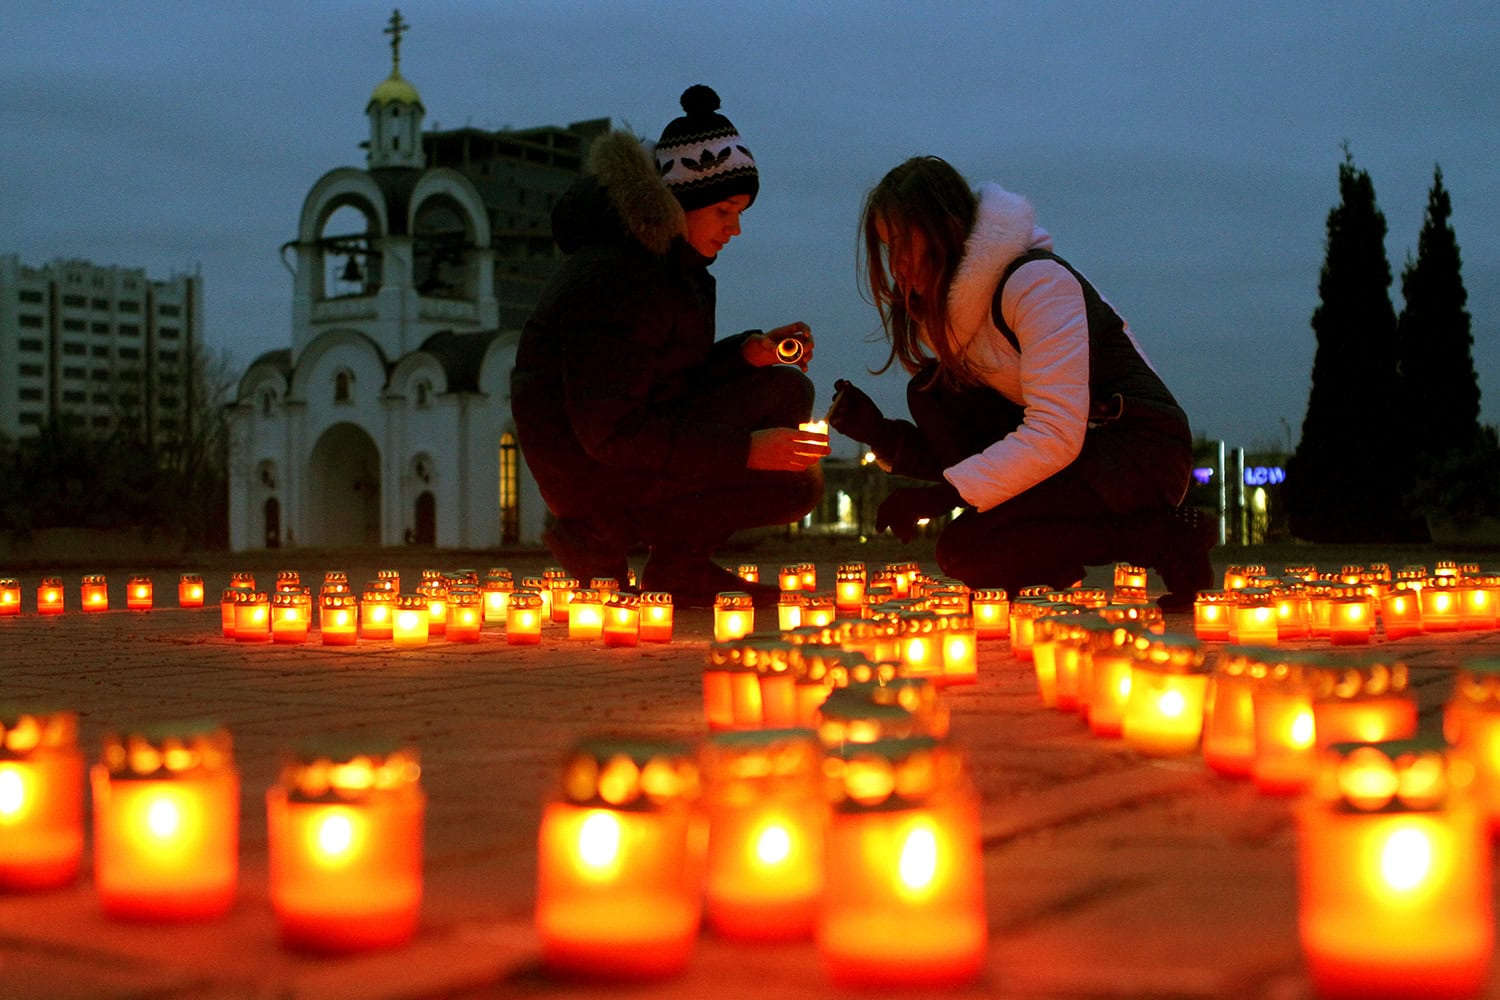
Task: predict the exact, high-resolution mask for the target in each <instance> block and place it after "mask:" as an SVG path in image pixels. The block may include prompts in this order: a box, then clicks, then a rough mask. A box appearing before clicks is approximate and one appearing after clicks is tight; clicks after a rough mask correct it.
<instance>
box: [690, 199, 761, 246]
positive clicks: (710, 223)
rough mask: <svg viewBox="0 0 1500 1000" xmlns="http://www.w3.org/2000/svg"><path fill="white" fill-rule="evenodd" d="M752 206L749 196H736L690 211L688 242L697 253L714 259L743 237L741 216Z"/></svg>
mask: <svg viewBox="0 0 1500 1000" xmlns="http://www.w3.org/2000/svg"><path fill="white" fill-rule="evenodd" d="M749 207H750V196H749V195H748V194H737V195H732V196H731V197H728V198H725V199H724V200H723V201H716V202H714V203H713V204H712V205H705V206H703V207H702V208H694V209H690V210H689V211H687V212H686V213H684V214H685V215H686V216H687V241H688V245H690V246H691V247H692V248H693V249H694V250H696V251H698V252H699V253H701V254H702V255H703V256H705V257H709V258H713V257H717V256H718V255H719V251H720V250H723V249H724V248H725V247H726V246H728V245H729V241H730V240H732V239H734V238H735V237H736V236H738V235H739V234H740V213H741V212H743V211H744V210H745V209H747V208H749Z"/></svg>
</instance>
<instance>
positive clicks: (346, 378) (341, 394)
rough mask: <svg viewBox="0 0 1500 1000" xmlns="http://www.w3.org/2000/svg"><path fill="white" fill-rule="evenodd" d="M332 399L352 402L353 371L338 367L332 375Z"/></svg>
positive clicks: (338, 401)
mask: <svg viewBox="0 0 1500 1000" xmlns="http://www.w3.org/2000/svg"><path fill="white" fill-rule="evenodd" d="M333 401H334V402H335V403H352V402H354V373H353V372H350V371H349V370H348V369H340V370H339V371H338V372H337V373H336V374H335V375H334V376H333Z"/></svg>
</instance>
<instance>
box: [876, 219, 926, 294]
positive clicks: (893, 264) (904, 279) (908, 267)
mask: <svg viewBox="0 0 1500 1000" xmlns="http://www.w3.org/2000/svg"><path fill="white" fill-rule="evenodd" d="M875 234H876V236H878V237H879V238H880V245H881V247H882V248H883V249H884V251H885V259H886V266H887V268H889V270H890V272H891V278H892V279H893V280H894V281H895V282H896V287H897V288H899V289H901V291H903V292H905V293H907V294H908V295H910V294H911V293H912V292H917V293H920V292H921V291H922V290H923V288H924V287H925V283H926V281H927V278H928V271H929V270H930V266H929V264H928V259H927V237H926V236H924V235H923V234H922V231H921V230H920V229H917V228H914V227H913V228H897V227H895V226H893V225H891V223H890V221H889V220H888V219H886V218H885V217H884V216H879V217H877V218H876V219H875Z"/></svg>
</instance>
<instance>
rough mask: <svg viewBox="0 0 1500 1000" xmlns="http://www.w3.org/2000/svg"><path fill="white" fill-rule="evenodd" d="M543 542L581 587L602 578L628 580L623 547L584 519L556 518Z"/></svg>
mask: <svg viewBox="0 0 1500 1000" xmlns="http://www.w3.org/2000/svg"><path fill="white" fill-rule="evenodd" d="M542 541H543V542H545V543H546V544H547V548H548V549H550V550H551V552H552V554H553V555H554V556H555V557H556V558H557V561H558V562H560V563H562V568H563V569H565V570H567V572H568V575H569V576H571V577H572V578H573V579H575V580H577V581H578V582H579V583H580V584H581V585H582V586H585V587H587V586H588V585H589V581H591V580H594V579H597V578H600V577H605V578H608V579H612V580H617V581H619V583H620V585H621V586H624V585H625V584H626V583H627V582H628V581H629V577H630V564H629V563H628V562H627V561H626V559H625V548H624V546H622V545H621V544H620V543H619V542H617V541H615V540H613V539H611V538H609V537H607V536H605V535H604V534H603V533H602V532H600V531H599V530H598V529H597V528H595V527H594V525H592V524H591V523H590V522H588V521H586V520H584V519H583V518H578V517H560V518H557V519H556V520H554V521H553V522H552V523H551V524H549V525H548V526H547V527H546V528H544V529H543V530H542Z"/></svg>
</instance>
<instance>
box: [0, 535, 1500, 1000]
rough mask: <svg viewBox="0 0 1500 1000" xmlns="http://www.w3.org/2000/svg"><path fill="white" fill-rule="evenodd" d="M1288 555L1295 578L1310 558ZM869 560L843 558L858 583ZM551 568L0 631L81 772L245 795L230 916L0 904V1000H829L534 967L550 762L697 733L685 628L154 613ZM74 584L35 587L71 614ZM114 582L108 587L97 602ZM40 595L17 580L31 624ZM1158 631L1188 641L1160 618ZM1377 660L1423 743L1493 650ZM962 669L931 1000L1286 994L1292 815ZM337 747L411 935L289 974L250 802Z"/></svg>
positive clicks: (696, 969) (119, 579)
mask: <svg viewBox="0 0 1500 1000" xmlns="http://www.w3.org/2000/svg"><path fill="white" fill-rule="evenodd" d="M790 551H792V550H787V549H784V548H778V549H775V550H774V551H772V552H770V553H769V554H765V555H762V556H761V557H760V562H761V564H762V568H763V569H766V568H774V567H775V566H777V565H780V563H781V562H784V561H786V562H790V561H800V558H801V557H793V556H791V555H789V554H788V553H789V552H790ZM872 551H873V550H872ZM900 555H901V553H899V552H897V553H893V554H892V555H891V558H897V557H899V556H900ZM1335 555H1336V554H1335ZM1306 556H1307V553H1299V558H1298V559H1297V560H1296V562H1297V563H1299V564H1300V563H1303V562H1307V561H1313V560H1309V559H1307V558H1306ZM804 557H805V558H812V559H816V560H817V561H818V565H819V570H820V575H822V574H826V576H824V577H823V578H825V579H831V578H832V574H833V568H834V566H835V565H836V563H837V562H838V561H840V560H841V559H844V558H860V557H861V556H860V554H859V553H858V551H856V552H855V553H854V554H852V555H851V554H848V553H844V554H840V553H838V552H836V551H835V550H832V549H829V548H826V547H820V548H817V549H815V550H813V551H811V552H808V553H804ZM739 558H741V559H743V560H744V561H751V560H754V559H755V558H756V556H755V555H753V554H742V555H741V556H740V557H739ZM884 558H885V557H884V556H883V555H882V556H877V557H873V558H870V559H869V560H868V561H869V564H870V565H871V566H872V567H878V566H880V565H883V564H884V563H883V561H882V560H883V559H884ZM1274 558H1275V557H1274V555H1273V560H1274ZM1246 561H1255V560H1249V559H1247V560H1246ZM1263 561H1264V560H1263ZM1343 561H1347V559H1341V558H1333V559H1332V560H1331V562H1327V565H1325V567H1324V568H1335V567H1336V566H1338V565H1340V564H1341V563H1342V562H1343ZM1401 561H1402V562H1403V563H1404V562H1405V561H1407V560H1406V559H1405V558H1404V557H1403V558H1402V559H1401ZM315 562H316V564H314V563H315ZM550 562H551V560H550V559H548V558H547V557H545V556H544V555H542V554H537V553H529V554H525V553H521V554H515V555H512V556H477V557H476V556H469V555H463V556H461V557H459V560H455V557H452V556H446V555H432V554H428V555H425V556H412V555H409V554H389V555H388V554H375V555H368V554H367V555H345V556H339V557H337V561H334V560H333V557H330V556H328V555H327V554H319V555H316V556H314V555H310V554H296V553H291V554H288V555H287V556H285V557H281V556H279V555H278V554H275V553H272V554H269V555H260V556H256V557H245V558H244V559H242V560H241V559H236V558H234V557H229V558H220V559H218V560H216V561H215V564H213V565H207V566H204V567H201V568H199V567H194V566H191V565H188V566H181V567H173V568H170V569H159V570H155V571H152V573H151V575H152V576H153V578H154V579H155V581H156V585H157V588H158V594H159V597H158V603H159V604H161V605H164V606H165V607H163V608H161V609H159V610H155V611H152V612H150V613H144V614H143V613H131V612H127V611H124V610H112V611H110V612H107V613H104V614H96V615H84V614H80V613H78V612H76V611H73V612H70V613H68V614H66V615H64V616H62V617H59V618H39V617H37V616H36V615H34V614H27V615H25V616H24V617H21V618H11V619H0V703H4V702H15V701H18V700H39V701H45V702H50V703H52V704H55V705H59V706H67V707H72V708H74V709H76V710H77V711H78V712H79V713H80V716H81V722H82V730H83V733H82V738H83V742H84V745H85V747H86V749H87V752H88V754H89V755H90V757H91V758H92V757H94V756H96V755H97V753H98V747H99V742H100V739H101V737H102V735H103V733H104V732H106V731H108V730H110V729H113V728H115V727H119V726H128V725H130V724H132V723H134V722H138V721H143V720H144V721H151V720H163V719H180V718H201V717H205V716H207V717H212V718H216V719H218V720H220V721H222V722H223V723H225V724H227V725H228V727H229V728H230V730H231V732H232V733H233V736H234V740H235V753H236V758H237V761H238V764H239V767H240V770H241V775H242V781H243V790H244V791H243V802H242V809H241V813H242V817H243V820H242V826H241V875H240V883H239V895H238V899H237V902H236V905H235V907H234V908H233V910H232V912H231V914H230V915H229V916H228V917H227V918H225V919H223V920H220V921H216V922H212V923H208V924H199V925H187V926H174V927H167V928H163V927H156V926H144V925H133V924H125V923H117V922H111V921H108V920H106V919H104V918H103V917H102V916H101V915H100V913H99V910H98V904H97V901H96V898H95V895H94V892H93V888H92V884H91V882H90V881H89V878H88V873H87V871H86V872H85V876H84V878H83V879H82V880H80V881H79V883H78V884H77V885H75V886H74V887H72V888H69V889H65V890H61V891H57V892H50V893H44V894H36V895H9V896H6V895H0V1000H31V998H55V1000H72V998H77V1000H125V998H143V1000H144V998H152V1000H185V998H240V997H244V998H264V1000H271V998H275V1000H291V998H351V1000H353V998H382V1000H384V998H436V997H455V998H464V1000H477V998H490V997H542V998H564V997H584V996H599V995H603V994H607V993H617V994H619V995H622V996H627V997H631V996H636V997H647V996H649V997H667V998H679V997H680V998H689V997H691V998H700V997H750V996H754V997H756V998H758V1000H776V998H782V997H787V998H791V997H798V998H801V997H825V996H837V995H841V994H839V993H838V991H836V990H834V989H833V988H832V987H830V986H829V985H828V983H827V980H826V978H825V976H824V974H823V972H822V970H821V968H820V966H819V963H818V960H817V956H816V954H815V952H814V949H813V946H812V945H811V944H810V943H804V944H790V945H787V944H783V945H771V946H760V947H756V946H748V945H743V944H731V943H727V942H724V941H721V940H716V939H715V938H714V937H712V936H711V935H709V934H706V933H705V934H704V935H703V936H702V937H701V939H700V940H699V942H698V945H697V948H696V950H695V952H694V956H693V958H692V961H691V963H690V966H689V968H688V969H687V971H686V972H685V973H684V974H683V975H681V976H679V977H677V978H674V979H671V980H669V981H667V982H664V983H659V984H653V985H651V986H648V987H629V988H623V987H622V988H609V989H604V988H601V987H598V986H581V985H575V984H568V983H562V982H557V981H554V980H552V979H550V978H549V977H548V976H546V975H545V974H543V973H542V972H541V971H539V970H538V968H537V966H536V960H535V954H536V947H537V942H536V938H535V934H534V932H533V930H532V927H531V915H532V904H533V883H534V878H535V856H534V842H535V837H536V832H537V827H538V819H539V815H540V807H541V804H542V802H543V799H544V797H545V796H546V794H547V792H548V790H549V789H550V787H551V785H552V783H553V781H554V780H555V778H556V773H557V763H558V760H559V757H560V754H561V753H562V752H563V751H564V750H565V749H566V748H567V747H568V746H569V745H570V744H572V743H573V742H574V741H575V740H577V739H578V738H579V737H581V736H584V735H588V734H591V733H596V732H601V731H605V730H626V731H631V732H636V733H641V734H647V735H654V736H663V737H686V738H696V737H698V736H701V735H702V733H703V723H702V713H701V695H700V689H699V675H700V672H701V669H702V664H703V659H704V653H705V649H706V647H707V644H708V637H709V614H708V613H707V612H690V613H687V614H685V615H684V616H683V617H682V619H681V620H680V621H679V625H678V638H677V640H676V641H675V642H674V643H672V644H671V645H669V646H665V647H661V646H642V647H638V648H634V649H612V648H605V647H603V646H602V645H601V644H598V643H583V642H576V641H569V640H568V639H567V638H566V635H565V633H564V632H562V631H560V627H557V628H554V629H553V630H552V631H550V632H549V633H548V634H547V636H546V638H544V640H543V642H542V644H541V645H540V646H535V647H511V646H508V645H506V643H505V642H504V639H503V635H502V633H500V632H499V631H498V630H493V631H488V630H487V631H486V633H485V636H484V640H483V641H482V642H481V643H480V644H479V645H477V646H473V645H457V644H448V643H444V642H442V641H434V643H433V644H431V645H429V646H427V647H426V648H424V649H421V650H405V651H403V650H397V649H395V648H394V647H392V646H391V645H390V644H389V643H369V642H362V643H361V644H360V645H358V646H356V647H354V648H352V649H337V648H330V647H323V646H321V645H316V644H310V645H306V646H295V647H281V646H271V645H253V646H252V645H246V644H240V643H236V642H234V641H232V640H225V639H223V638H221V637H220V635H219V620H218V612H217V609H216V608H214V607H212V606H210V607H208V608H206V609H204V610H201V611H185V610H179V609H177V608H175V606H174V605H175V600H173V598H172V596H171V595H170V594H163V591H166V590H168V589H169V585H171V584H175V580H176V575H177V573H178V572H179V571H184V570H186V571H191V570H194V569H199V571H201V572H202V573H203V575H204V578H205V581H206V582H207V583H208V585H209V593H210V594H211V595H216V594H217V592H218V590H219V589H220V588H222V587H223V586H224V585H226V584H227V582H228V576H229V572H230V570H231V569H240V568H245V569H253V570H256V571H258V572H261V573H265V574H268V575H272V574H274V571H275V570H276V569H281V568H287V569H297V570H299V571H301V572H302V574H303V576H304V579H312V580H317V579H321V575H322V572H323V571H324V570H325V569H334V568H339V569H345V570H346V571H347V572H348V573H349V577H350V579H351V580H352V581H362V580H365V579H369V578H372V577H373V576H374V572H375V570H376V569H379V568H386V567H391V568H396V569H399V570H401V571H402V572H403V576H404V575H405V574H406V573H408V572H415V571H416V570H417V569H420V568H425V567H434V568H441V569H455V568H458V567H460V566H474V567H476V568H478V569H479V570H480V571H481V573H482V572H483V571H484V570H485V569H487V568H488V567H489V566H490V565H507V566H510V567H512V568H513V570H514V571H516V573H517V575H518V576H519V575H523V574H525V573H535V572H536V571H538V570H539V569H540V568H541V567H542V566H544V565H548V564H550ZM1325 562H1326V561H1325ZM1393 563H1394V560H1393ZM929 565H930V564H929ZM1279 565H1280V564H1279V563H1277V562H1274V561H1272V562H1271V563H1270V568H1271V569H1273V570H1274V569H1276V568H1278V566H1279ZM85 571H86V570H85ZM79 572H80V571H79V570H77V569H70V570H65V571H61V573H60V575H62V576H63V577H64V579H65V581H66V582H67V584H68V587H69V600H70V602H73V604H74V607H76V599H77V584H78V576H79ZM128 574H129V571H128V570H126V569H119V570H111V571H110V576H109V581H110V589H111V603H112V606H114V607H116V608H123V606H124V583H125V579H126V577H127V576H128ZM3 575H12V574H6V573H4V572H3V568H0V576H3ZM38 575H40V574H39V573H30V574H27V575H23V576H22V577H21V579H22V582H23V592H24V593H25V595H26V602H27V605H28V607H29V604H30V601H31V597H32V594H33V593H34V590H35V585H36V580H37V576H38ZM211 599H212V598H211ZM1169 624H1170V625H1171V626H1172V627H1173V628H1174V629H1176V630H1183V631H1185V630H1189V629H1190V627H1191V623H1190V621H1189V619H1187V618H1186V617H1182V618H1174V619H1172V620H1170V622H1169ZM1393 646H1394V647H1395V648H1397V649H1399V650H1400V655H1401V656H1402V657H1403V658H1404V659H1405V660H1406V661H1407V662H1408V663H1409V664H1410V666H1411V667H1412V669H1413V676H1414V680H1415V686H1416V690H1417V693H1418V697H1419V700H1420V703H1421V705H1422V707H1423V710H1424V720H1425V723H1426V724H1429V725H1430V724H1432V723H1433V721H1434V720H1435V717H1436V712H1437V709H1438V707H1439V706H1440V705H1441V703H1442V702H1443V700H1444V699H1445V698H1446V696H1447V692H1448V689H1449V686H1450V683H1451V675H1452V670H1453V669H1454V667H1455V666H1457V665H1459V664H1461V663H1462V662H1464V660H1465V658H1468V657H1477V656H1497V655H1500V634H1497V633H1455V634H1449V635H1445V636H1420V637H1415V638H1411V639H1404V640H1400V641H1399V642H1397V643H1395V644H1393ZM980 655H981V680H980V682H979V683H978V684H976V685H974V686H971V687H966V688H960V689H955V690H952V691H951V692H950V693H949V695H948V697H949V699H950V704H951V706H952V709H953V714H954V721H953V739H954V740H955V741H956V742H957V743H958V744H959V745H960V746H961V747H963V749H964V750H965V751H966V753H967V754H968V755H969V757H970V759H971V761H972V762H973V764H974V769H975V772H976V775H977V777H978V781H979V783H980V786H981V792H982V795H983V823H984V860H985V879H986V893H987V903H988V915H989V923H990V945H989V962H988V966H987V972H986V975H985V978H984V979H983V980H982V981H981V982H980V983H977V984H975V985H974V986H972V987H968V988H964V989H959V990H957V991H951V992H948V993H946V994H944V995H950V996H960V997H962V996H1000V997H1015V998H1049V1000H1064V998H1076V1000H1084V998H1100V997H1181V998H1187V997H1267V998H1275V1000H1297V998H1302V997H1306V996H1308V995H1309V987H1308V985H1307V980H1306V976H1305V973H1304V970H1303V967H1302V963H1301V959H1300V956H1299V952H1298V945H1297V938H1296V924H1295V912H1296V897H1295V871H1294V854H1293V850H1294V831H1293V828H1292V825H1291V821H1290V808H1289V804H1288V803H1287V802H1285V801H1282V800H1276V799H1268V798H1264V797H1261V796H1259V795H1257V794H1256V792H1255V791H1254V789H1253V788H1251V787H1249V786H1247V785H1245V784H1242V783H1235V782H1232V781H1229V780H1225V779H1222V778H1219V777H1217V776H1215V775H1214V774H1213V773H1212V772H1210V771H1208V770H1207V769H1206V768H1205V767H1204V766H1203V765H1202V763H1201V761H1199V760H1198V759H1196V758H1192V759H1188V760H1185V761H1176V762H1153V761H1150V760H1147V759H1144V758H1140V757H1137V756H1135V755H1133V754H1132V753H1130V752H1129V751H1128V750H1127V749H1125V748H1124V747H1123V746H1122V745H1121V744H1120V743H1119V742H1117V741H1109V740H1101V739H1098V738H1095V737H1092V736H1090V735H1089V734H1088V732H1087V730H1086V728H1085V727H1084V726H1083V725H1082V723H1081V722H1080V721H1079V719H1078V718H1077V717H1075V716H1070V715H1063V714H1060V713H1058V712H1055V711H1051V710H1048V709H1044V708H1043V707H1042V706H1041V704H1040V701H1039V699H1038V697H1037V695H1036V693H1035V688H1034V682H1033V679H1032V675H1031V673H1030V669H1029V666H1028V665H1025V664H1022V663H1020V662H1018V661H1017V660H1014V659H1012V658H1011V657H1010V655H1009V651H1008V647H1007V644H1006V643H1005V642H1003V641H1002V642H988V643H983V644H981V654H980ZM344 732H358V733H370V732H373V733H380V734H383V735H388V736H392V737H395V738H398V739H400V740H403V741H409V742H410V743H412V744H415V745H416V746H417V747H418V748H419V749H420V752H421V754H422V759H423V766H424V771H423V783H424V787H425V789H426V791H427V794H428V796H429V807H428V814H427V824H426V837H427V843H426V872H425V874H426V892H425V897H424V905H423V912H422V925H421V930H420V933H419V935H418V937H417V939H416V940H415V941H414V942H413V943H412V944H410V945H409V946H407V947H405V948H402V949H400V950H398V951H393V952H389V953H382V954H374V955H367V956H362V957H354V958H337V959H314V958H306V957H299V956H296V955H293V954H290V953H288V952H286V951H284V950H283V949H282V948H281V947H279V945H278V943H277V937H276V927H275V924H274V921H273V918H272V914H271V910H270V907H269V904H268V901H267V892H266V836H265V811H264V805H263V802H264V799H263V795H264V791H265V789H266V788H267V787H268V786H269V785H270V784H271V782H272V781H273V780H274V777H275V774H276V771H277V767H278V764H279V760H280V754H281V753H282V751H283V750H285V749H286V748H287V747H289V746H290V745H292V744H294V743H296V742H298V741H300V740H303V739H305V738H306V737H307V736H309V735H313V734H322V733H344ZM86 865H87V861H86ZM903 995H904V996H909V995H910V994H909V993H907V994H903ZM1491 995H1492V996H1500V989H1496V990H1492V991H1491Z"/></svg>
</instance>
